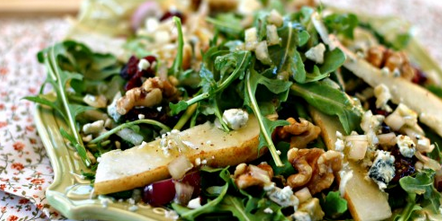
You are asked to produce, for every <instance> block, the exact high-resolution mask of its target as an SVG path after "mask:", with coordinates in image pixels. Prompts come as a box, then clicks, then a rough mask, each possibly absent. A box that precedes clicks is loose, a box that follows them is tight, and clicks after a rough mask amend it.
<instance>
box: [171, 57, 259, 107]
mask: <svg viewBox="0 0 442 221" xmlns="http://www.w3.org/2000/svg"><path fill="white" fill-rule="evenodd" d="M251 58H252V56H251V53H250V52H249V51H236V52H232V53H229V54H226V55H222V56H218V57H216V59H215V67H214V69H213V70H214V71H215V70H217V71H221V74H222V76H221V79H219V81H215V76H214V75H213V72H214V71H211V70H209V69H208V68H202V69H201V71H200V76H201V78H202V80H201V83H200V84H201V85H202V89H203V93H201V94H198V95H197V96H195V97H193V98H191V99H189V100H186V101H180V102H178V103H176V104H172V103H170V104H169V106H170V108H171V113H172V115H176V114H178V113H179V112H181V111H183V110H185V109H187V108H188V107H189V106H190V105H192V104H194V103H197V102H200V101H202V100H205V99H209V98H214V97H215V96H216V95H217V94H219V93H222V91H224V89H226V88H227V87H228V86H229V85H230V84H232V82H233V81H235V80H236V79H238V78H240V79H241V78H243V76H244V72H245V71H244V70H245V69H246V68H247V67H248V66H249V64H250V60H251ZM232 70H233V71H232Z"/></svg>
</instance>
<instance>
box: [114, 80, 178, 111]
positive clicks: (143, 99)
mask: <svg viewBox="0 0 442 221" xmlns="http://www.w3.org/2000/svg"><path fill="white" fill-rule="evenodd" d="M176 92H177V89H176V88H175V87H174V86H173V85H171V84H170V83H169V82H168V81H162V80H160V79H159V78H158V77H155V78H149V79H147V80H146V81H145V82H144V83H143V85H141V87H137V88H132V89H131V90H129V91H127V92H126V94H125V95H124V96H123V97H121V98H120V99H118V101H117V108H116V109H117V112H118V113H119V114H121V115H125V114H126V113H127V112H128V111H129V110H131V109H132V108H133V107H135V106H144V107H153V106H155V105H158V104H159V103H160V102H161V101H162V100H163V96H164V97H172V96H174V95H175V94H176Z"/></svg>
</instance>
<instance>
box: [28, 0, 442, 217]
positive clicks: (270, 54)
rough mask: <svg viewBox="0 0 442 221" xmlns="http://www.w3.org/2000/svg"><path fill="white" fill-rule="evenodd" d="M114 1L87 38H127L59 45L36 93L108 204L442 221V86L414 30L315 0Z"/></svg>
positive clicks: (47, 57) (200, 213)
mask: <svg viewBox="0 0 442 221" xmlns="http://www.w3.org/2000/svg"><path fill="white" fill-rule="evenodd" d="M110 2H112V4H117V2H113V1H110ZM102 4H103V3H100V2H98V1H86V3H85V6H84V7H86V8H85V9H84V10H83V11H82V14H80V17H79V23H78V24H77V25H76V29H74V31H77V32H80V31H81V30H82V31H86V32H87V31H89V30H91V29H95V30H99V31H100V32H102V33H105V34H107V36H108V37H112V38H116V37H119V38H120V39H121V37H122V36H124V41H125V42H124V43H123V44H122V45H120V44H116V43H115V42H114V41H111V43H108V46H109V48H111V47H113V48H117V49H118V50H112V51H113V53H99V52H95V51H94V50H93V49H91V48H92V47H93V46H94V45H89V46H88V45H87V44H84V43H81V42H80V41H75V40H65V41H63V42H60V43H57V44H55V45H53V46H51V47H49V48H47V49H44V50H43V51H41V52H40V53H39V54H38V60H39V61H40V62H41V63H43V64H44V65H45V66H46V68H47V71H48V76H47V79H46V81H45V83H44V84H43V85H42V88H41V90H40V94H39V95H37V96H33V97H26V99H28V100H31V101H34V102H36V103H39V104H41V105H45V106H49V107H50V108H52V109H53V110H55V111H56V113H57V114H58V115H59V117H60V118H61V119H63V120H64V121H65V122H66V123H67V125H68V128H63V127H62V128H60V133H61V135H63V137H64V138H65V140H66V143H67V144H68V146H70V147H71V148H73V149H75V150H76V157H78V159H80V160H81V161H82V162H83V163H84V165H86V166H87V167H88V168H89V169H90V170H88V171H84V173H83V174H82V177H83V178H84V179H88V180H90V182H91V186H93V188H94V193H95V195H98V196H99V197H102V198H106V197H107V198H112V199H115V200H127V199H128V200H130V201H131V202H133V205H134V206H133V207H131V208H130V210H137V209H138V208H137V206H136V205H138V204H137V203H142V204H149V205H152V206H160V207H165V208H167V209H168V210H170V211H171V214H174V218H180V219H184V220H210V219H216V220H220V219H222V220H224V219H237V220H344V219H354V220H414V219H419V220H441V219H442V209H441V193H440V191H441V190H442V170H441V150H440V147H439V145H441V144H442V112H440V110H442V100H441V97H442V88H441V84H442V83H441V82H442V81H441V77H442V75H441V74H440V73H437V71H439V69H437V68H433V69H432V68H431V65H428V62H427V63H425V62H426V61H425V59H423V58H425V56H423V55H422V54H418V53H416V50H417V49H416V45H415V42H414V40H413V39H412V37H411V36H410V35H409V33H408V32H407V30H400V29H397V30H389V31H388V32H385V29H384V30H383V29H380V28H379V27H380V26H379V20H376V19H373V18H367V17H366V16H362V15H355V14H352V13H343V12H339V11H338V10H336V9H329V8H327V7H324V6H322V5H315V4H314V3H313V2H309V1H308V2H305V3H298V2H297V1H272V0H268V1H257V0H244V1H236V0H229V1H212V0H206V1H204V0H203V1H189V2H187V1H186V2H181V1H179V2H178V1H176V2H174V1H158V2H157V1H133V2H131V3H127V2H121V3H118V4H119V5H117V6H118V7H117V6H116V5H114V7H117V8H118V11H119V13H118V14H117V15H115V14H112V13H105V12H106V10H109V8H107V9H102V12H103V13H102V14H99V13H97V11H94V10H97V7H98V6H99V5H101V6H102ZM109 4H110V3H109ZM108 6H109V5H108ZM104 8H106V7H104ZM114 9H115V8H114ZM127 15H129V16H127ZM100 16H102V17H100ZM381 23H382V22H381ZM384 24H385V23H384ZM112 43H114V44H113V45H112ZM116 45H117V46H116ZM47 88H51V91H50V92H46V91H47V90H46V89H47ZM45 92H46V93H45ZM91 197H97V196H91ZM104 206H105V205H104Z"/></svg>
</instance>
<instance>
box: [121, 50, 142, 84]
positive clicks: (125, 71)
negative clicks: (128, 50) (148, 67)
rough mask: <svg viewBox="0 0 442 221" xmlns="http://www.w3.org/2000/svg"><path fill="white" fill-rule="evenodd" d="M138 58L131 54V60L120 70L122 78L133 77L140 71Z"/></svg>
mask: <svg viewBox="0 0 442 221" xmlns="http://www.w3.org/2000/svg"><path fill="white" fill-rule="evenodd" d="M138 61H139V60H138V58H137V57H135V56H131V57H130V58H129V61H128V62H127V63H126V65H124V66H123V68H122V69H121V71H120V75H121V77H122V78H124V79H126V80H129V79H131V78H132V76H133V75H134V74H136V73H137V71H138Z"/></svg>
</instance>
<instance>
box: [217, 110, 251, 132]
mask: <svg viewBox="0 0 442 221" xmlns="http://www.w3.org/2000/svg"><path fill="white" fill-rule="evenodd" d="M248 120H249V114H248V113H247V112H246V111H244V110H242V109H236V108H232V109H228V110H226V111H224V113H223V121H224V122H225V123H226V124H227V126H229V128H231V129H232V130H239V129H240V128H242V127H244V126H245V125H246V124H247V121H248Z"/></svg>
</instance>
